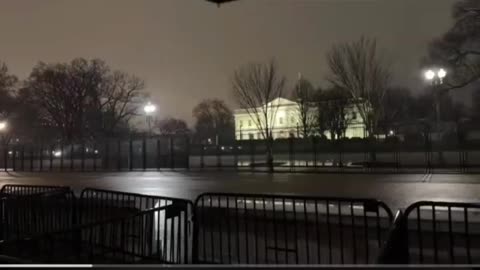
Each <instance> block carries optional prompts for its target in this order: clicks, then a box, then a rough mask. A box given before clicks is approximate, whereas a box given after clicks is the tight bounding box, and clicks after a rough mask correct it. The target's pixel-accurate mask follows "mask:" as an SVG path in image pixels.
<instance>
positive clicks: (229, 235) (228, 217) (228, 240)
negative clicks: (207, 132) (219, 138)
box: [202, 146, 232, 264]
mask: <svg viewBox="0 0 480 270" xmlns="http://www.w3.org/2000/svg"><path fill="white" fill-rule="evenodd" d="M202 147H203V146H202ZM225 200H227V211H226V216H227V249H228V263H229V264H231V263H232V248H231V240H230V237H231V233H230V231H231V230H230V220H231V218H230V198H229V197H228V196H225Z"/></svg>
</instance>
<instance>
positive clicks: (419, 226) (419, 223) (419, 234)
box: [417, 206, 423, 263]
mask: <svg viewBox="0 0 480 270" xmlns="http://www.w3.org/2000/svg"><path fill="white" fill-rule="evenodd" d="M417 237H418V248H419V251H420V253H419V256H420V263H423V241H422V219H421V217H420V206H419V207H418V208H417Z"/></svg>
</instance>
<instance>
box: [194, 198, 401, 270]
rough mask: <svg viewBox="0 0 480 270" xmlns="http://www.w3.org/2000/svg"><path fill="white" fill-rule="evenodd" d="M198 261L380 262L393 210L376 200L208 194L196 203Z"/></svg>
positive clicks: (239, 262) (195, 249)
mask: <svg viewBox="0 0 480 270" xmlns="http://www.w3.org/2000/svg"><path fill="white" fill-rule="evenodd" d="M194 209H195V221H194V239H193V240H194V242H193V259H194V263H214V264H216V263H220V264H367V263H375V262H376V258H377V256H378V254H379V251H380V247H381V245H382V241H383V240H384V239H385V237H386V235H387V233H388V229H389V227H390V225H391V222H392V218H393V217H392V212H391V210H390V209H389V208H388V207H387V206H386V205H385V204H384V203H383V202H380V201H377V200H373V199H347V198H329V197H300V196H276V195H261V194H259V195H256V194H226V193H206V194H202V195H200V196H199V197H198V198H197V199H196V201H195V205H194Z"/></svg>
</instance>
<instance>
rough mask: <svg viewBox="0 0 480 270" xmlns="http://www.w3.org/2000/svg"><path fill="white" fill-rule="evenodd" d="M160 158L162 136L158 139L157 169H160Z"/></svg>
mask: <svg viewBox="0 0 480 270" xmlns="http://www.w3.org/2000/svg"><path fill="white" fill-rule="evenodd" d="M160 160H161V152H160V138H158V139H157V170H158V171H160V167H161V165H160Z"/></svg>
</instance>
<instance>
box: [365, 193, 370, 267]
mask: <svg viewBox="0 0 480 270" xmlns="http://www.w3.org/2000/svg"><path fill="white" fill-rule="evenodd" d="M365 209H366V208H365V203H364V204H363V228H364V233H365V238H364V239H365V262H366V263H367V264H368V262H369V261H370V258H369V248H368V247H369V245H368V219H367V211H366V210H365Z"/></svg>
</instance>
